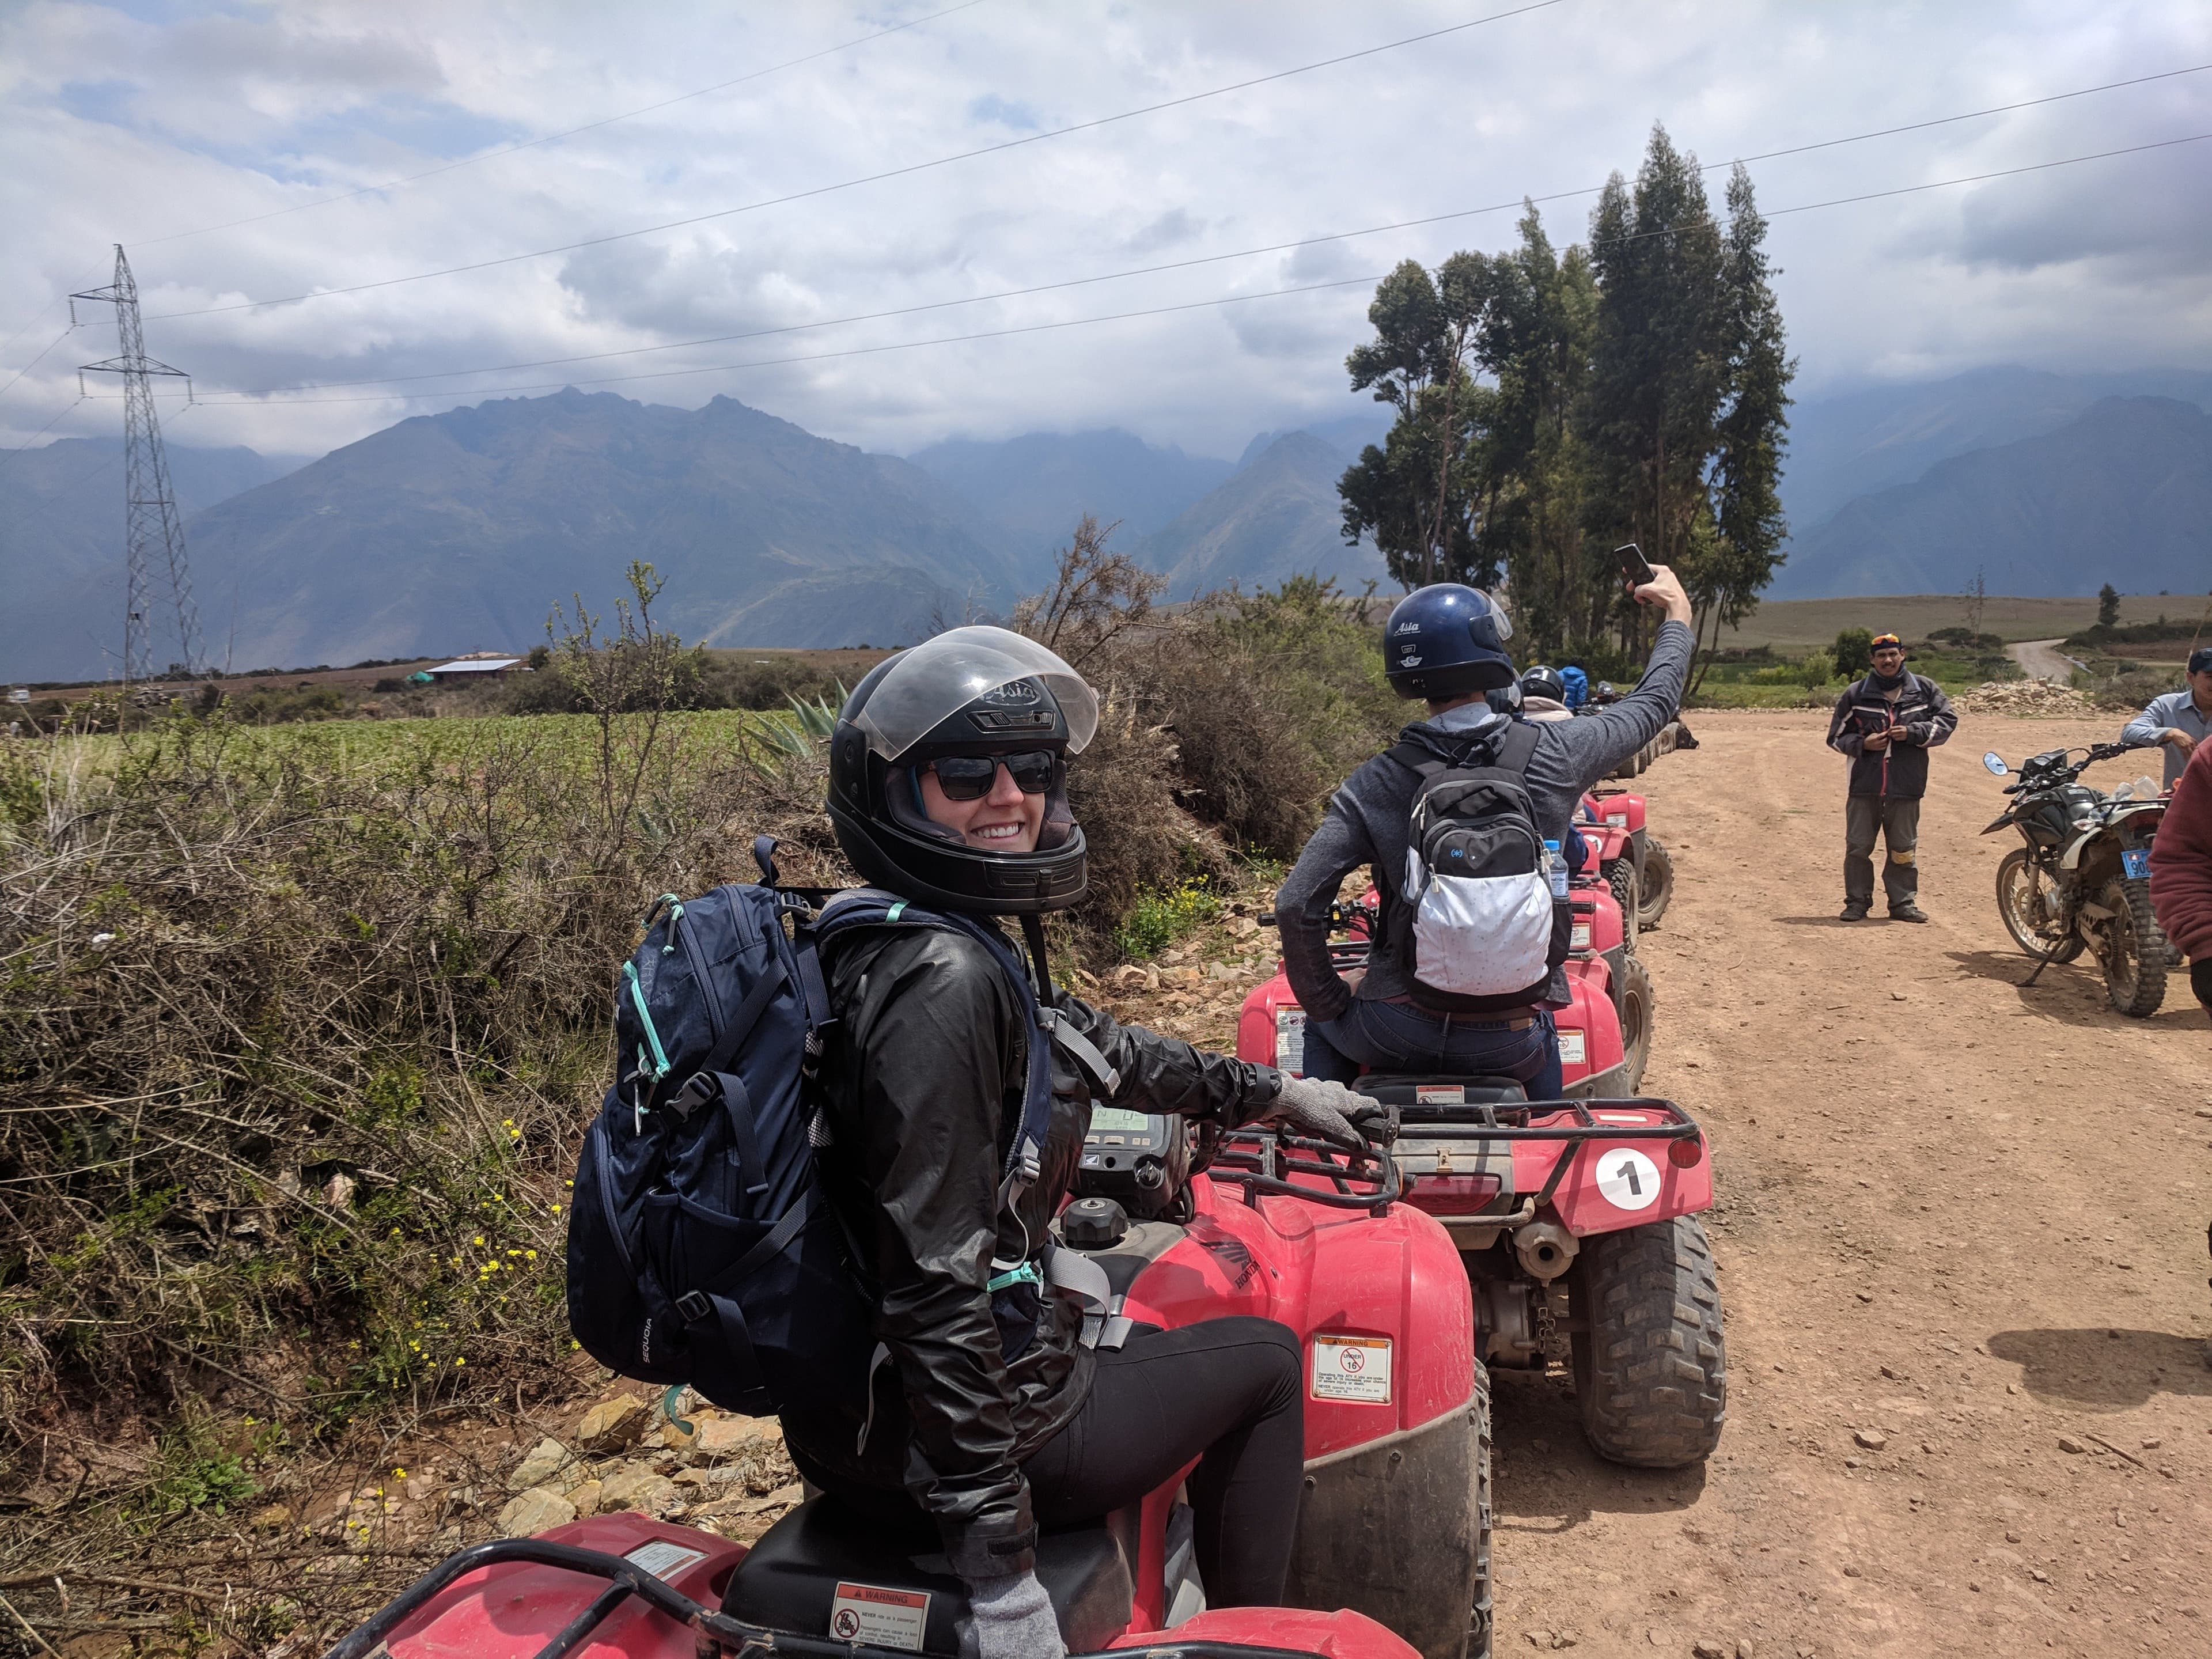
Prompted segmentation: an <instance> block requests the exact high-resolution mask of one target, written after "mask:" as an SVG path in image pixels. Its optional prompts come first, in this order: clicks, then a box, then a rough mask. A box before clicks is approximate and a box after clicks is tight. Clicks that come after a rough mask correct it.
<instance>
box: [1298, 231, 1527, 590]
mask: <svg viewBox="0 0 2212 1659" xmlns="http://www.w3.org/2000/svg"><path fill="white" fill-rule="evenodd" d="M1488 266H1489V261H1488V260H1487V259H1486V258H1484V256H1483V255H1481V254H1480V253H1455V254H1454V255H1452V257H1451V258H1449V259H1447V260H1445V261H1444V262H1443V264H1442V265H1440V266H1438V267H1437V273H1436V275H1435V276H1434V277H1431V276H1430V274H1429V272H1428V271H1427V270H1425V269H1423V267H1422V266H1421V264H1420V263H1419V261H1418V260H1413V259H1407V260H1406V261H1404V262H1403V263H1402V264H1400V265H1399V266H1398V268H1397V269H1396V270H1394V271H1392V272H1391V273H1390V274H1389V276H1386V277H1384V278H1383V283H1382V284H1381V286H1380V287H1378V288H1377V289H1376V291H1375V300H1374V302H1373V303H1372V304H1371V305H1370V306H1369V307H1368V308H1367V319H1368V321H1369V322H1370V323H1372V324H1373V325H1374V326H1375V338H1374V339H1373V340H1371V341H1370V342H1369V343H1367V344H1365V345H1362V346H1358V347H1356V348H1354V349H1353V350H1352V354H1351V355H1350V356H1347V357H1346V359H1345V362H1344V366H1345V368H1346V371H1347V372H1348V373H1349V374H1351V376H1352V390H1353V391H1355V392H1372V394H1373V396H1374V398H1375V401H1376V402H1377V403H1381V404H1389V405H1390V406H1391V407H1392V408H1393V409H1395V410H1397V411H1398V418H1397V420H1396V421H1395V422H1394V423H1393V424H1392V426H1391V428H1390V431H1389V435H1387V436H1386V437H1385V439H1384V441H1383V444H1382V445H1381V447H1376V445H1373V444H1370V445H1368V446H1367V447H1366V448H1365V449H1364V450H1363V451H1362V452H1361V453H1360V457H1359V459H1358V461H1356V462H1354V463H1353V464H1352V466H1351V467H1350V468H1349V469H1348V470H1347V471H1346V472H1345V475H1344V477H1343V478H1342V480H1341V481H1340V483H1338V485H1337V490H1338V493H1339V495H1341V496H1342V497H1343V501H1344V508H1343V514H1344V538H1345V540H1346V541H1347V542H1357V541H1358V540H1359V539H1360V538H1361V537H1363V536H1372V537H1374V538H1375V542H1376V546H1378V547H1380V548H1381V549H1382V550H1383V559H1384V561H1385V562H1386V564H1387V565H1388V567H1389V572H1390V574H1391V575H1392V576H1393V577H1395V579H1396V580H1398V581H1399V582H1401V583H1402V584H1403V585H1405V586H1408V587H1412V586H1419V585H1420V584H1423V583H1426V582H1432V581H1468V580H1474V581H1486V580H1496V570H1495V565H1494V562H1492V561H1491V560H1490V559H1488V558H1486V556H1485V554H1484V551H1483V550H1482V548H1481V546H1480V542H1481V539H1482V537H1481V532H1482V524H1483V519H1484V514H1485V512H1486V507H1488V505H1489V502H1488V500H1487V496H1486V492H1485V490H1484V489H1483V482H1484V480H1483V467H1482V465H1481V456H1480V441H1481V438H1482V435H1483V433H1484V431H1485V429H1486V421H1487V418H1488V415H1489V410H1490V405H1491V404H1492V402H1493V401H1494V398H1495V394H1494V392H1492V390H1491V389H1490V388H1487V387H1484V386H1478V385H1476V383H1475V380H1474V376H1473V375H1472V374H1470V373H1469V372H1468V354H1469V352H1470V351H1471V350H1472V349H1473V347H1474V339H1475V336H1476V332H1477V330H1478V329H1479V328H1480V324H1481V320H1482V316H1483V313H1484V309H1485V307H1486V304H1487V301H1488V299H1489V290H1490V282H1489V271H1488Z"/></svg>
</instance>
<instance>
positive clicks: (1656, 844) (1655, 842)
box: [1636, 836, 1674, 932]
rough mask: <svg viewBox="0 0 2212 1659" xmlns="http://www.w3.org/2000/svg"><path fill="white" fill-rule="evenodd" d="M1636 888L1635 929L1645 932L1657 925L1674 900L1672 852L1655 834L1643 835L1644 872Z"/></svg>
mask: <svg viewBox="0 0 2212 1659" xmlns="http://www.w3.org/2000/svg"><path fill="white" fill-rule="evenodd" d="M1673 902H1674V855H1673V854H1670V853H1669V852H1668V850H1667V843H1666V842H1663V841H1661V840H1660V839H1659V837H1658V836H1644V875H1643V878H1642V879H1641V880H1640V881H1639V882H1638V896H1637V904H1636V925H1637V927H1638V930H1639V931H1644V932H1648V931H1650V929H1652V928H1655V927H1658V925H1659V918H1660V917H1662V916H1663V915H1666V914H1667V907H1668V905H1670V904H1672V903H1673Z"/></svg>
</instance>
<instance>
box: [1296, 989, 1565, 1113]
mask: <svg viewBox="0 0 2212 1659" xmlns="http://www.w3.org/2000/svg"><path fill="white" fill-rule="evenodd" d="M1361 1066H1369V1067H1371V1068H1372V1069H1374V1070H1376V1071H1378V1072H1442V1073H1478V1072H1479V1073H1483V1074H1485V1075H1486V1076H1490V1077H1510V1078H1512V1079H1515V1080H1516V1081H1517V1082H1518V1083H1520V1084H1521V1085H1522V1087H1523V1088H1524V1089H1526V1090H1527V1091H1528V1098H1529V1099H1531V1100H1557V1099H1559V1091H1560V1090H1561V1089H1562V1088H1564V1087H1565V1082H1564V1080H1563V1079H1562V1078H1561V1075H1560V1068H1559V1028H1558V1027H1557V1026H1556V1025H1554V1024H1553V1023H1552V1015H1551V1012H1550V1011H1549V1010H1548V1009H1544V1008H1539V1009H1538V1010H1537V1011H1536V1020H1535V1023H1534V1024H1532V1025H1527V1026H1524V1027H1522V1029H1521V1030H1517V1031H1516V1030H1513V1029H1512V1027H1511V1026H1510V1024H1506V1023H1505V1022H1504V1021H1502V1020H1487V1021H1486V1020H1483V1019H1481V1018H1477V1017H1475V1016H1473V1015H1463V1014H1432V1013H1430V1012H1427V1011H1426V1010H1425V1009H1421V1008H1415V1007H1412V1006H1408V1005H1407V1004H1405V1003H1402V1002H1369V1001H1363V1000H1360V999H1359V998H1357V997H1355V998H1353V999H1352V1006H1351V1007H1349V1008H1347V1009H1346V1010H1345V1011H1344V1012H1342V1013H1341V1014H1339V1015H1338V1016H1337V1017H1336V1018H1334V1019H1328V1020H1320V1019H1308V1020H1307V1021H1306V1048H1305V1074H1306V1075H1307V1076H1308V1077H1316V1078H1325V1079H1328V1080H1330V1081H1332V1082H1336V1083H1350V1082H1352V1081H1353V1080H1354V1079H1357V1078H1358V1075H1359V1068H1360V1067H1361Z"/></svg>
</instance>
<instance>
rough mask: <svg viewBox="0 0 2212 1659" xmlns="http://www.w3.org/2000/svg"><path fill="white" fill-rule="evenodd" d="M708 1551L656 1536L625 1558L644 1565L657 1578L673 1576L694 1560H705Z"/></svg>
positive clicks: (624, 1558)
mask: <svg viewBox="0 0 2212 1659" xmlns="http://www.w3.org/2000/svg"><path fill="white" fill-rule="evenodd" d="M705 1559H707V1552H706V1551H704V1550H695V1549H693V1548H691V1547H690V1546H688V1545H684V1544H678V1543H675V1542H672V1541H670V1540H668V1539H665V1538H656V1539H654V1540H653V1541H652V1542H651V1543H650V1544H640V1545H639V1546H638V1547H636V1548H635V1549H634V1550H632V1551H631V1552H630V1553H629V1554H628V1555H625V1556H624V1557H623V1560H625V1561H628V1562H629V1563H631V1564H632V1565H635V1566H641V1567H643V1568H644V1569H645V1570H646V1571H647V1572H649V1573H651V1574H652V1575H653V1577H655V1578H673V1577H675V1576H676V1575H677V1574H678V1573H679V1572H681V1571H684V1568H686V1567H688V1566H690V1565H691V1564H692V1563H693V1562H694V1561H703V1560H705Z"/></svg>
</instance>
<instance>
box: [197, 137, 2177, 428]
mask: <svg viewBox="0 0 2212 1659" xmlns="http://www.w3.org/2000/svg"><path fill="white" fill-rule="evenodd" d="M2208 139H2212V132H2199V133H2192V134H2191V135H2190V136H2188V137H2182V138H2164V139H2160V140H2158V141H2156V142H2154V143H2147V144H2130V145H2128V146H2126V147H2125V148H2124V149H2107V150H2099V151H2097V152H2096V153H2095V154H2093V155H2069V156H2062V157H2060V158H2059V159H2058V160H2057V161H2036V162H2032V163H2030V164H2028V165H2027V166H2025V167H2002V168H1999V169H1997V170H1996V171H1993V172H1989V173H1969V174H1966V175H1965V176H1963V177H1960V178H1957V179H1930V180H1929V181H1928V182H1926V183H1923V184H1917V185H1899V186H1897V187H1896V188H1895V189H1892V190H1878V191H1866V192H1863V193H1862V194H1859V195H1856V196H1838V197H1832V198H1831V199H1829V200H1827V201H1824V202H1804V203H1800V204H1797V205H1796V206H1795V207H1784V208H1775V209H1772V210H1761V214H1760V216H1761V217H1763V218H1767V219H1778V218H1782V217H1784V216H1788V215H1790V214H1796V213H1812V212H1816V211H1818V210H1821V209H1823V208H1832V207H1847V206H1850V205H1851V204H1854V203H1858V202H1873V201H1880V200H1882V199H1884V198H1887V197H1894V196H1912V195H1917V194H1919V193H1921V192H1923V191H1931V190H1948V189H1952V188H1954V187H1955V186H1957V185H1972V184H1980V183H1983V182H1984V181H1986V180H1988V179H2012V178H2017V177H2019V176H2020V175H2021V174H2023V173H2047V172H2049V171H2051V169H2052V168H2054V167H2077V166H2080V165H2081V164H2082V163H2084V162H2087V161H2109V160H2111V159H2112V158H2113V157H2115V156H2120V155H2142V154H2144V153H2145V152H2147V151H2151V150H2160V149H2173V148H2175V147H2176V146H2178V145H2181V144H2196V143H2204V142H2205V141H2206V140H2208ZM1724 165H1728V166H1734V165H1735V163H1733V162H1729V163H1726V164H1724ZM1574 193H1576V194H1577V195H1581V194H1588V193H1589V192H1587V191H1577V192H1574ZM1714 222H1716V221H1714V220H1711V219H1710V218H1708V219H1705V220H1699V221H1695V223H1699V224H1710V223H1714ZM1684 228H1686V226H1682V225H1675V226H1670V227H1668V228H1667V229H1665V230H1656V231H1638V232H1634V233H1632V234H1629V235H1627V236H1621V237H1610V238H1607V242H1608V243H1609V244H1610V243H1617V242H1628V241H1638V240H1643V239H1644V238H1646V237H1650V236H1667V235H1673V234H1676V233H1678V232H1679V231H1680V230H1682V229H1684ZM1382 279H1383V273H1380V272H1377V273H1374V274H1371V275H1368V276H1346V277H1342V278H1339V279H1338V280H1336V281H1334V282H1328V283H1307V284H1304V285H1302V286H1299V287H1296V288H1285V289H1267V290H1266V291H1264V292H1261V293H1258V294H1236V295H1227V296H1225V297H1221V298H1216V299H1211V300H1193V301H1185V302H1183V303H1181V304H1177V305H1166V306H1150V307H1145V308H1143V309H1140V310H1136V311H1120V312H1112V313H1107V314H1105V315H1103V316H1096V317H1074V318H1067V319H1061V320H1060V321H1057V322H1049V323H1031V324H1026V325H1020V326H1016V327H1009V328H998V329H985V330H979V331H975V332H973V333H968V334H950V335H942V336H939V337H935V338H933V339H927V340H903V341H896V342H893V343H890V344H885V345H873V346H854V347H848V348H847V349H842V350H838V351H822V352H811V353H807V354H804V355H801V356H790V357H762V358H752V359H748V360H747V361H745V362H735V363H709V364H706V365H703V366H702V367H699V368H669V369H655V370H651V371H648V372H647V373H645V374H605V375H597V376H593V377H592V378H591V379H588V380H542V381H536V382H532V383H531V384H527V385H523V386H470V387H465V388H460V389H457V390H454V391H450V392H403V393H399V394H397V395H398V396H400V397H403V398H476V397H507V396H512V395H513V394H514V393H517V392H548V391H556V392H557V391H560V390H562V389H563V388H565V387H568V386H615V385H622V384H626V383H628V382H631V381H635V380H680V379H684V378H687V377H689V376H692V375H697V374H726V373H729V372H732V371H735V370H738V369H746V368H782V367H786V366H788V365H791V364H796V363H813V362H830V361H833V360H835V359H837V358H842V357H867V356H878V355H879V354H881V353H884V352H890V351H912V350H915V349H919V348H921V347H924V346H938V345H959V344H964V343H969V342H971V341H975V340H998V339H1005V338H1007V337H1011V336H1014V335H1021V334H1043V333H1049V332H1052V331H1056V330H1060V329H1070V328H1085V327H1089V326H1091V325H1096V324H1099V323H1118V322H1127V321H1130V320H1133V319H1138V318H1143V317H1161V316H1167V315H1170V314H1171V313H1177V312H1187V311H1200V310H1205V309H1207V308H1209V307H1217V306H1229V305H1241V304H1245V303H1248V302H1249V301H1255V300H1272V299H1281V298H1284V297H1286V296H1288V295H1297V294H1315V293H1320V292H1322V291H1324V290H1327V289H1338V288H1352V287H1356V286H1358V285H1359V284H1362V283H1376V282H1380V281H1381V280H1382ZM610 355H612V354H610ZM257 395H258V394H256V393H252V392H229V393H221V392H219V393H216V394H214V395H213V396H212V397H210V396H207V395H201V396H199V397H198V399H197V401H199V402H201V403H204V404H205V403H211V402H218V401H221V402H226V403H228V404H231V405H232V406H239V405H241V404H245V403H246V402H248V401H250V400H252V398H255V397H256V396H257ZM391 401H392V398H391V397H390V396H383V397H364V398H287V399H285V400H284V401H283V403H281V404H271V405H269V406H270V407H272V408H282V409H289V408H294V407H296V406H298V405H300V404H375V403H389V402H391Z"/></svg>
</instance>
